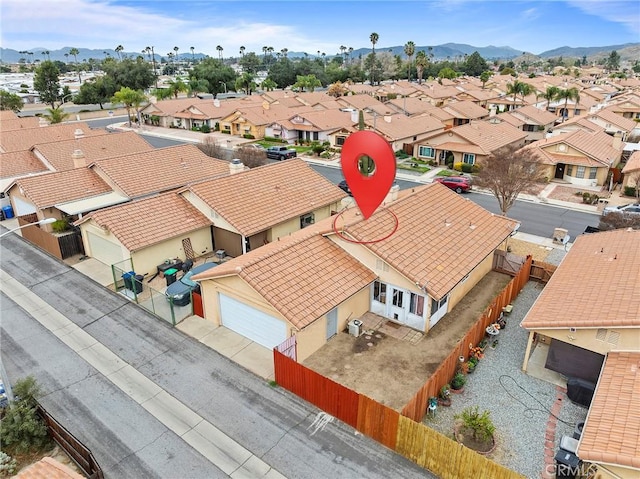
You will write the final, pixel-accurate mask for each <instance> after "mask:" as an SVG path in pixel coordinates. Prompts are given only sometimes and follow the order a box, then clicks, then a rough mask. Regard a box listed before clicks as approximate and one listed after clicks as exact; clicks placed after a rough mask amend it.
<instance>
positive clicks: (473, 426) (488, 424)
mask: <svg viewBox="0 0 640 479" xmlns="http://www.w3.org/2000/svg"><path fill="white" fill-rule="evenodd" d="M454 417H455V418H456V419H459V420H460V421H461V422H462V427H463V428H465V429H467V430H469V431H471V432H472V434H473V437H474V439H479V440H481V441H488V440H489V439H491V437H493V433H494V432H495V430H496V427H495V426H494V424H493V421H492V420H491V417H490V416H489V411H486V410H485V411H483V412H482V413H480V412H479V411H478V406H474V407H466V408H464V409H463V410H462V412H461V413H460V414H456V415H455V416H454Z"/></svg>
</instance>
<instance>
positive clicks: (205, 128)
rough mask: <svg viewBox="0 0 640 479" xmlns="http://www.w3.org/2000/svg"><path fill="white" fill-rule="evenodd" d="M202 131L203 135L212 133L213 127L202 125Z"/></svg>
mask: <svg viewBox="0 0 640 479" xmlns="http://www.w3.org/2000/svg"><path fill="white" fill-rule="evenodd" d="M200 131H201V132H202V133H211V127H210V126H209V125H202V127H200Z"/></svg>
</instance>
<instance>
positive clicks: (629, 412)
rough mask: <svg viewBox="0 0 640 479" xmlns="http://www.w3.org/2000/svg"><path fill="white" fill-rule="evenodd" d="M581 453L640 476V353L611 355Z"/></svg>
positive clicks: (583, 457)
mask: <svg viewBox="0 0 640 479" xmlns="http://www.w3.org/2000/svg"><path fill="white" fill-rule="evenodd" d="M577 454H578V456H579V457H580V459H582V460H583V461H589V462H595V463H606V464H614V465H620V466H624V467H630V468H633V469H634V470H635V471H637V472H636V473H637V474H638V475H640V352H638V351H635V352H628V351H625V352H623V351H612V352H610V353H608V354H607V358H606V360H605V363H604V366H603V369H602V372H601V373H600V379H599V380H598V385H597V387H596V390H595V393H594V396H593V400H592V401H591V406H590V407H589V413H588V415H587V420H586V421H585V424H584V427H583V430H582V436H581V437H580V443H579V445H578V451H577ZM628 477H631V476H628Z"/></svg>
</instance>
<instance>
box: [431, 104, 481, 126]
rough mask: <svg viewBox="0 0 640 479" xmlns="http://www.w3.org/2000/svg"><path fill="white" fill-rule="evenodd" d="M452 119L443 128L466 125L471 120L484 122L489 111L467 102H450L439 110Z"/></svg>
mask: <svg viewBox="0 0 640 479" xmlns="http://www.w3.org/2000/svg"><path fill="white" fill-rule="evenodd" d="M441 109H442V110H443V111H445V112H447V113H449V114H450V115H451V117H452V120H451V122H449V121H447V122H446V123H445V126H448V127H454V126H460V125H466V124H467V123H469V122H470V121H471V120H484V119H486V118H489V110H487V109H486V108H483V107H481V106H479V105H476V104H475V103H473V102H471V101H467V100H462V101H451V102H449V103H447V104H446V105H444V106H442V108H441Z"/></svg>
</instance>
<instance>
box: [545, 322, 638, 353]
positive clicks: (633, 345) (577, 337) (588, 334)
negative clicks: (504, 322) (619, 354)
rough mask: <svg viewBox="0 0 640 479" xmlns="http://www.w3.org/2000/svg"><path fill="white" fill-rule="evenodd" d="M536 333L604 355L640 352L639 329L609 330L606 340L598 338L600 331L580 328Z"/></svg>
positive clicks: (547, 330) (546, 330)
mask: <svg viewBox="0 0 640 479" xmlns="http://www.w3.org/2000/svg"><path fill="white" fill-rule="evenodd" d="M534 331H535V332H536V333H538V334H543V335H545V336H548V337H550V338H554V339H557V340H559V341H564V342H565V343H569V344H572V345H574V346H578V347H580V348H583V349H587V350H589V351H593V352H596V353H599V354H602V355H604V354H607V353H608V352H609V351H613V350H623V351H640V341H638V337H639V335H640V330H639V329H638V328H608V329H606V331H607V334H606V337H605V339H604V340H601V339H597V338H596V334H597V333H598V329H579V328H578V329H577V330H576V331H570V330H569V328H563V329H535V330H534ZM612 333H613V334H612ZM617 335H619V336H618V339H617V342H615V341H614V339H615V338H616V336H617ZM572 338H573V339H572Z"/></svg>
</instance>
